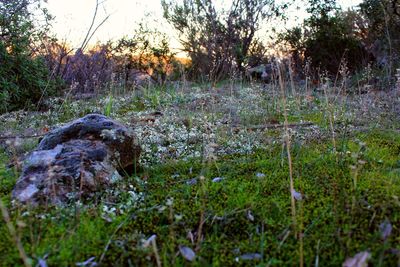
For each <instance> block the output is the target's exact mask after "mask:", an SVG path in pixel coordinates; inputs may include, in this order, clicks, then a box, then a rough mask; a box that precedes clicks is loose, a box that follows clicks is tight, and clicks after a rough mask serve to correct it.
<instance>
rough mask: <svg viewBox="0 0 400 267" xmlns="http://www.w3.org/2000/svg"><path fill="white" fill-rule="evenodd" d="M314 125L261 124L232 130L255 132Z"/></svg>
mask: <svg viewBox="0 0 400 267" xmlns="http://www.w3.org/2000/svg"><path fill="white" fill-rule="evenodd" d="M313 125H315V124H314V123H312V122H300V123H290V124H287V125H285V124H263V125H254V126H249V127H244V126H242V127H235V128H233V130H234V131H239V130H241V129H246V130H248V131H255V130H264V129H279V128H285V127H288V128H296V127H307V126H313Z"/></svg>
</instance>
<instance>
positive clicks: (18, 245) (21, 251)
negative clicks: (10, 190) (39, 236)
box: [0, 199, 32, 267]
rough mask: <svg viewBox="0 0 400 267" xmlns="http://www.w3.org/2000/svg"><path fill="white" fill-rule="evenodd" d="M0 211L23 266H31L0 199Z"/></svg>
mask: <svg viewBox="0 0 400 267" xmlns="http://www.w3.org/2000/svg"><path fill="white" fill-rule="evenodd" d="M0 209H1V213H2V215H3V220H4V221H5V223H6V225H7V228H8V231H9V232H10V235H11V237H12V238H13V239H14V242H15V245H16V246H17V249H18V252H19V256H20V257H21V260H22V261H23V263H24V265H25V266H29V267H30V266H32V264H31V260H30V258H28V256H27V255H26V253H25V250H24V247H23V246H22V243H21V240H20V238H19V236H18V234H17V232H16V231H15V228H14V226H13V224H12V223H11V219H10V215H9V214H8V211H7V208H6V207H5V206H4V204H3V201H2V200H1V199H0Z"/></svg>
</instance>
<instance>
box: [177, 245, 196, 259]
mask: <svg viewBox="0 0 400 267" xmlns="http://www.w3.org/2000/svg"><path fill="white" fill-rule="evenodd" d="M179 251H180V252H181V254H182V256H183V257H184V258H185V259H187V260H188V261H193V260H194V259H195V258H196V254H195V253H194V251H193V250H192V249H191V248H189V247H186V246H179Z"/></svg>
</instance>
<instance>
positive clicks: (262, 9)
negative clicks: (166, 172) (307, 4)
mask: <svg viewBox="0 0 400 267" xmlns="http://www.w3.org/2000/svg"><path fill="white" fill-rule="evenodd" d="M162 6H163V9H164V17H165V18H166V19H167V21H168V22H169V23H170V24H172V26H173V27H174V28H175V29H176V30H177V32H178V35H179V37H180V42H181V44H182V46H183V47H184V51H185V52H186V53H187V54H188V55H189V57H190V58H191V64H192V66H191V74H192V75H191V76H192V77H196V76H199V75H200V76H203V77H204V76H205V77H206V78H208V79H209V80H211V81H216V80H220V79H222V78H225V77H226V76H227V75H228V74H230V73H232V72H236V71H239V72H244V69H245V66H246V64H247V60H248V55H249V51H250V50H251V48H252V47H254V42H255V34H256V32H257V30H258V29H259V27H260V23H261V22H263V21H266V20H268V19H270V18H272V17H274V16H277V15H279V12H278V10H279V9H278V6H277V5H276V4H275V1H274V0H233V1H232V3H231V5H230V7H229V8H228V9H223V8H217V6H216V4H215V2H214V1H212V0H183V2H179V3H178V2H177V1H175V0H162Z"/></svg>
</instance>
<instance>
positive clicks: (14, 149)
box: [0, 81, 400, 266]
mask: <svg viewBox="0 0 400 267" xmlns="http://www.w3.org/2000/svg"><path fill="white" fill-rule="evenodd" d="M323 86H325V87H321V88H322V89H321V88H315V89H312V90H311V89H307V90H305V89H302V88H294V89H293V88H290V86H289V88H288V89H287V92H286V93H285V95H286V98H284V97H283V96H282V95H283V94H282V92H281V90H280V89H279V86H276V85H273V84H270V85H259V84H247V83H239V82H234V81H227V82H224V83H221V84H218V85H216V86H215V87H212V86H210V85H208V84H199V85H198V84H187V83H177V84H173V85H170V86H168V87H163V88H158V87H150V88H143V89H141V90H135V91H126V90H122V89H118V88H112V89H113V90H110V92H109V93H108V94H106V95H99V96H98V97H96V98H93V99H90V100H74V99H72V98H71V97H64V98H56V99H51V100H49V101H48V103H47V106H48V109H47V110H45V111H40V112H39V111H38V112H22V111H21V112H14V113H8V114H4V115H2V116H1V117H0V121H1V122H2V123H1V124H0V132H1V133H2V134H1V135H2V136H35V135H42V134H45V133H46V132H47V131H48V130H49V129H52V128H54V127H58V126H59V125H61V124H62V123H65V122H67V121H70V120H72V119H75V118H77V117H80V116H83V115H85V114H87V113H92V112H100V113H103V114H106V115H108V116H110V117H112V118H114V119H116V120H118V121H121V122H123V123H125V124H126V125H128V126H130V127H132V128H133V129H134V131H135V132H136V134H137V136H138V138H139V140H140V142H141V146H142V148H143V154H142V158H141V166H142V168H141V169H140V170H137V171H136V173H135V174H134V175H132V176H130V177H125V178H124V180H123V181H121V183H119V184H118V185H116V186H115V187H113V188H109V189H107V190H106V191H105V192H102V193H100V192H99V194H98V196H97V197H96V198H94V199H91V200H89V201H88V200H86V201H84V202H83V203H70V204H68V205H67V206H65V207H42V208H35V209H32V208H28V207H21V206H20V205H18V204H17V203H14V202H13V201H11V197H10V192H11V191H12V188H13V186H14V184H15V181H16V179H17V178H18V166H19V165H20V162H19V157H20V156H21V155H22V154H24V153H25V152H29V151H31V150H32V149H34V147H35V145H36V144H37V140H38V138H36V137H32V138H12V139H9V140H7V141H6V140H0V142H2V143H1V146H2V147H3V148H2V154H1V158H0V162H1V164H0V177H1V179H0V197H1V199H2V203H3V206H4V209H3V211H5V212H6V213H8V214H9V215H10V217H11V218H10V220H9V221H8V223H3V224H0V228H1V229H0V237H1V238H0V240H1V241H0V263H1V264H2V265H4V266H10V265H18V264H19V265H23V261H22V259H21V258H24V256H21V254H20V253H19V250H18V243H19V244H21V245H22V247H23V250H24V251H25V253H26V257H25V259H27V260H28V261H32V263H33V264H36V263H40V262H41V263H43V262H46V263H47V264H48V265H49V266H61V265H68V266H70V265H75V264H76V263H80V264H81V265H80V266H91V264H93V263H99V264H102V265H106V266H107V265H113V266H138V265H144V266H148V265H155V266H156V265H157V264H161V265H166V266H169V265H172V266H184V265H185V266H186V265H189V264H192V265H195V266H207V265H212V266H230V265H250V266H254V265H258V266H285V265H286V266H287V265H298V264H300V262H301V261H302V262H304V264H305V265H307V266H311V265H315V266H340V265H342V264H343V263H344V262H345V261H346V259H347V260H349V259H350V258H352V257H354V256H355V255H356V254H357V253H361V252H365V253H364V254H363V255H366V256H368V258H369V263H370V264H371V265H373V266H395V265H398V264H400V239H399V238H400V229H399V225H400V199H399V197H400V156H399V155H400V130H399V129H400V112H399V106H400V98H399V96H398V95H396V94H395V93H394V92H392V91H387V92H375V93H374V92H367V93H363V94H359V92H358V90H355V91H354V92H353V91H352V89H351V88H345V90H343V88H341V89H340V91H338V90H339V89H337V88H334V87H333V86H329V84H328V83H327V84H325V85H323ZM284 100H286V101H284ZM285 102H286V104H285ZM284 108H285V109H286V111H287V116H286V119H287V123H288V125H289V127H284V125H285V123H284V122H285V114H284V112H283V110H284ZM288 146H289V148H290V149H289V150H288V149H287V147H288ZM289 154H290V156H291V161H289V160H288V159H289V157H288V156H289ZM10 162H11V163H12V164H11V166H14V168H10V167H7V166H8V165H10ZM290 169H292V171H293V180H294V185H293V189H292V190H291V187H290ZM291 191H292V192H291ZM291 197H293V198H294V207H293V206H291ZM3 218H5V219H6V217H5V216H4V212H3ZM6 221H7V220H6ZM10 226H11V227H14V228H15V233H13V231H10ZM193 253H194V255H195V258H194V259H192V257H191V256H193ZM358 255H360V254H358ZM189 260H192V261H189ZM1 264H0V265H1ZM353 266H355V265H353Z"/></svg>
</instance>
